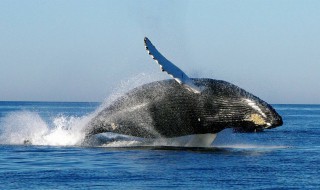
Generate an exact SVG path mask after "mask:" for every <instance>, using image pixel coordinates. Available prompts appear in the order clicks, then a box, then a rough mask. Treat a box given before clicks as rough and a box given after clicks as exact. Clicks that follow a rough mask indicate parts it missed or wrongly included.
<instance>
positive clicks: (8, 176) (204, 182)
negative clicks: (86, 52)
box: [0, 102, 320, 189]
mask: <svg viewBox="0 0 320 190" xmlns="http://www.w3.org/2000/svg"><path fill="white" fill-rule="evenodd" d="M99 106H100V104H99V103H70V102H0V188H1V189H167V188H176V189H196V188H197V189H198V188H200V189H319V188H320V129H319V128H320V105H274V108H275V109H276V110H277V111H278V112H279V113H280V114H281V115H282V117H283V119H284V125H283V126H282V127H279V128H275V129H272V130H267V131H265V132H261V133H233V132H232V130H224V131H222V132H221V133H219V134H218V136H217V138H216V140H215V141H214V142H213V144H212V147H207V148H187V147H171V148H170V147H162V146H156V145H155V146H147V147H145V146H144V147H139V146H131V145H132V144H130V140H121V139H119V141H121V142H118V144H117V143H114V144H113V145H114V146H91V147H88V146H87V147H83V146H80V144H79V141H81V137H82V136H83V134H82V130H81V129H82V128H83V127H84V126H85V123H86V122H87V121H88V120H90V118H91V117H92V115H93V113H95V111H96V110H97V109H99ZM106 136H108V134H107V135H106ZM111 137H112V136H111ZM111 137H110V138H111ZM26 140H27V141H26ZM25 143H26V144H25Z"/></svg>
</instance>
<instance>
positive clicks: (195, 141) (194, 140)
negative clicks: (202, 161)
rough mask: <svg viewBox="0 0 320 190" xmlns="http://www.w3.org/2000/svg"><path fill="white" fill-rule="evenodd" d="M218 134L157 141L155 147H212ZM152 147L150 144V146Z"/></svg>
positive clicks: (154, 143)
mask: <svg viewBox="0 0 320 190" xmlns="http://www.w3.org/2000/svg"><path fill="white" fill-rule="evenodd" d="M216 136H217V134H211V133H207V134H196V135H187V136H181V137H173V138H160V139H155V140H154V141H153V142H152V143H151V145H153V146H177V147H210V146H211V145H212V142H213V141H214V139H215V138H216ZM149 145H150V144H149Z"/></svg>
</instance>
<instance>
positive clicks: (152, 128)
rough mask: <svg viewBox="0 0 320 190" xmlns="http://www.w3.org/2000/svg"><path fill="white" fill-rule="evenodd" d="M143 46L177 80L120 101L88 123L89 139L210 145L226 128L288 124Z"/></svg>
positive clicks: (238, 92) (256, 101) (232, 89)
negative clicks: (108, 136) (109, 136)
mask: <svg viewBox="0 0 320 190" xmlns="http://www.w3.org/2000/svg"><path fill="white" fill-rule="evenodd" d="M144 45H145V49H146V50H147V52H148V53H149V55H150V56H151V57H152V58H153V60H154V61H155V62H156V63H157V64H159V65H160V69H161V70H162V71H163V72H167V73H168V74H169V76H171V77H172V78H171V79H166V80H161V81H155V82H151V83H148V84H144V85H141V86H139V87H136V88H134V89H132V90H131V91H129V92H127V93H125V94H124V95H123V96H121V97H119V98H118V99H116V100H115V101H114V102H112V103H111V104H110V105H109V106H107V107H106V108H104V109H103V110H102V111H100V112H99V113H98V114H96V116H95V117H93V119H92V120H91V121H90V122H89V123H88V126H87V127H86V128H85V133H86V137H88V138H89V137H92V136H94V135H97V134H100V133H106V132H110V133H117V134H121V135H128V136H132V137H139V138H147V139H158V138H177V137H183V136H190V135H197V139H198V140H199V139H200V141H201V140H203V141H206V139H205V138H207V136H212V139H214V137H215V134H217V133H219V132H220V131H222V130H224V129H226V128H232V129H234V130H235V131H239V132H257V131H263V130H265V129H272V128H275V127H279V126H281V125H282V124H283V121H282V117H281V116H280V115H279V114H278V113H277V112H276V110H275V109H274V108H273V107H272V106H271V105H270V104H268V103H267V102H265V101H263V100H261V99H260V98H259V97H257V96H255V95H253V94H251V93H249V92H247V91H246V90H244V89H242V88H240V87H238V86H236V85H234V84H231V83H229V82H226V81H223V80H217V79H211V78H191V77H189V76H188V75H187V74H186V73H185V72H183V71H182V70H181V69H180V68H179V67H177V66H176V65H175V64H173V63H172V62H171V61H169V60H168V59H166V58H165V57H164V56H163V55H162V54H161V53H160V52H159V51H158V50H157V49H156V48H155V46H154V45H153V44H152V43H151V41H150V40H149V39H148V38H145V39H144ZM210 142H211V141H210V140H209V143H210Z"/></svg>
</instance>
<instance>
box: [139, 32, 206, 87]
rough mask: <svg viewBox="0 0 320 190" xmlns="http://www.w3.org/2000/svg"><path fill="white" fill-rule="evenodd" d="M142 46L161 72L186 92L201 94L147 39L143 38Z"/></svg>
mask: <svg viewBox="0 0 320 190" xmlns="http://www.w3.org/2000/svg"><path fill="white" fill-rule="evenodd" d="M144 44H145V47H146V50H147V51H148V53H149V55H151V57H152V58H153V59H154V60H155V61H156V62H157V63H158V64H159V65H160V69H161V70H162V71H166V72H167V73H168V74H169V75H170V76H171V77H172V78H174V79H175V80H176V81H177V82H178V83H179V84H181V85H183V86H184V87H186V88H187V89H188V90H190V91H192V92H194V93H201V88H200V87H198V86H197V85H195V84H194V82H193V81H192V80H191V79H190V78H189V77H188V76H187V75H186V74H185V73H184V72H183V71H182V70H181V69H180V68H178V67H177V66H175V65H174V64H173V63H171V62H170V61H169V60H168V59H166V58H165V57H164V56H163V55H161V53H160V52H159V51H158V50H157V49H156V48H155V47H154V45H153V44H152V43H151V41H150V40H149V39H148V38H147V37H146V38H144Z"/></svg>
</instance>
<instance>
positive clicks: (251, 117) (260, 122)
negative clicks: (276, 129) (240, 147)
mask: <svg viewBox="0 0 320 190" xmlns="http://www.w3.org/2000/svg"><path fill="white" fill-rule="evenodd" d="M245 121H251V122H253V123H254V124H255V125H266V124H267V123H266V121H265V120H264V119H263V117H261V116H260V115H259V114H256V113H254V114H250V115H248V116H247V117H246V118H245Z"/></svg>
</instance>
